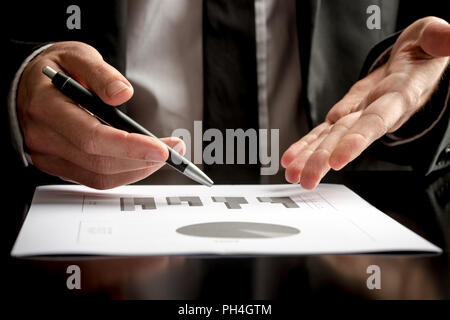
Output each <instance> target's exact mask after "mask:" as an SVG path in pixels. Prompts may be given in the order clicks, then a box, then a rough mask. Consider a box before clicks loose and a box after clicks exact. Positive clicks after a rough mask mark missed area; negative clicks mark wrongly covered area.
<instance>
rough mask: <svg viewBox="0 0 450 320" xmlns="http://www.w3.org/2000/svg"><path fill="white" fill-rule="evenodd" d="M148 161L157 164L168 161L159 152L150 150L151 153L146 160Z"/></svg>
mask: <svg viewBox="0 0 450 320" xmlns="http://www.w3.org/2000/svg"><path fill="white" fill-rule="evenodd" d="M145 160H147V161H155V162H162V161H166V158H165V155H164V154H163V153H161V151H159V150H150V152H149V153H148V154H147V157H146V158H145Z"/></svg>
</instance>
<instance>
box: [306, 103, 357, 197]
mask: <svg viewBox="0 0 450 320" xmlns="http://www.w3.org/2000/svg"><path fill="white" fill-rule="evenodd" d="M360 115H361V112H355V113H351V114H349V115H347V116H345V117H344V118H342V119H341V120H339V121H338V122H336V123H335V124H334V125H333V127H332V128H331V131H330V133H329V134H328V135H327V136H326V137H325V139H324V140H323V141H322V142H321V143H320V145H319V146H318V147H317V149H316V150H315V151H314V152H313V153H312V155H311V156H310V157H309V158H308V161H307V162H306V163H305V166H304V168H303V172H302V174H301V180H300V183H301V185H302V186H303V187H304V188H305V189H314V188H315V187H316V186H317V185H318V184H319V182H320V180H322V178H323V177H324V176H325V174H326V173H327V172H328V171H329V170H330V165H329V159H330V155H331V154H332V152H333V150H334V149H335V147H336V145H337V144H338V143H339V141H340V140H341V138H342V137H343V136H344V135H345V134H346V133H347V132H348V130H349V129H350V128H351V127H352V126H353V125H354V123H355V122H356V121H357V120H358V119H359V117H360Z"/></svg>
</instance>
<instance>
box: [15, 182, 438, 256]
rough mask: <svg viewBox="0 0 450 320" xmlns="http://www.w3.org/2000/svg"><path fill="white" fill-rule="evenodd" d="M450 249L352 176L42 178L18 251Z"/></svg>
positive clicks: (133, 252) (177, 252)
mask: <svg viewBox="0 0 450 320" xmlns="http://www.w3.org/2000/svg"><path fill="white" fill-rule="evenodd" d="M393 251H406V252H412V251H414V252H417V251H419V252H432V253H438V252H441V249H439V248H438V247H436V246H435V245H433V244H431V243H430V242H428V241H426V240H425V239H423V238H421V237H420V236H418V235H417V234H415V233H414V232H412V231H410V230H409V229H407V228H405V227H404V226H402V225H401V224H399V223H397V222H396V221H395V220H393V219H391V218H390V217H388V216H387V215H385V214H384V213H382V212H380V211H379V210H377V209H376V208H374V207H373V206H371V205H370V204H369V203H367V202H366V201H364V200H363V199H362V198H360V197H359V196H358V195H356V194H355V193H354V192H352V191H351V190H349V189H348V188H346V187H345V186H342V185H329V184H321V185H319V186H318V187H317V189H315V190H314V191H306V190H304V189H302V188H301V187H300V186H299V185H228V186H213V187H212V188H207V187H204V186H200V185H198V186H197V185H196V186H180V185H173V186H124V187H119V188H116V189H112V190H108V191H97V190H93V189H89V188H87V187H83V186H73V185H72V186H69V185H66V186H45V187H38V188H37V189H36V192H35V194H34V198H33V202H32V205H31V208H30V210H29V212H28V215H27V217H26V219H25V222H24V224H23V226H22V229H21V231H20V233H19V236H18V238H17V240H16V243H15V245H14V248H13V250H12V255H13V256H28V255H54V254H101V255H185V254H219V255H220V254H233V255H297V254H324V253H364V252H366V253H368V252H393Z"/></svg>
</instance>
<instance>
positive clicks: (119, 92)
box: [58, 42, 133, 106]
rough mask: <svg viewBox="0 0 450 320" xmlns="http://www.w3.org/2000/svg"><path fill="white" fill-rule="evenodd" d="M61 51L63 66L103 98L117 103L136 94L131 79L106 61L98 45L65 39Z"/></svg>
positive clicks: (110, 103)
mask: <svg viewBox="0 0 450 320" xmlns="http://www.w3.org/2000/svg"><path fill="white" fill-rule="evenodd" d="M58 51H59V52H58V58H59V59H58V63H59V64H60V66H61V67H62V68H64V69H65V70H66V71H67V72H68V73H69V74H70V76H72V77H73V78H74V79H75V80H77V81H79V82H80V83H82V84H83V85H84V86H86V87H87V88H88V89H90V90H92V91H94V92H95V93H96V94H97V95H98V96H99V97H100V99H102V100H103V102H105V103H107V104H109V105H112V106H118V105H120V104H122V103H125V102H126V101H128V100H129V99H130V98H131V97H132V96H133V87H132V86H131V84H130V82H129V81H128V80H127V79H126V78H125V77H124V76H123V75H122V74H121V73H120V72H119V71H117V70H116V69H115V68H114V67H112V66H111V65H109V64H108V63H106V62H105V61H104V60H103V58H102V56H101V54H100V53H99V52H98V51H97V50H96V49H95V48H93V47H91V46H89V45H87V44H85V43H82V42H63V43H61V45H60V47H59V48H58Z"/></svg>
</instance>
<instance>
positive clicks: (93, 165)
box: [88, 156, 113, 174]
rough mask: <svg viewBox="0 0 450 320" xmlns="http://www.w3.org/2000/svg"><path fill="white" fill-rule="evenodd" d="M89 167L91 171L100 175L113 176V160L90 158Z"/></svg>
mask: <svg viewBox="0 0 450 320" xmlns="http://www.w3.org/2000/svg"><path fill="white" fill-rule="evenodd" d="M88 162H89V167H90V170H91V171H93V172H95V173H98V174H111V173H113V172H112V163H111V159H108V158H106V157H96V156H91V157H89V160H88Z"/></svg>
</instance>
